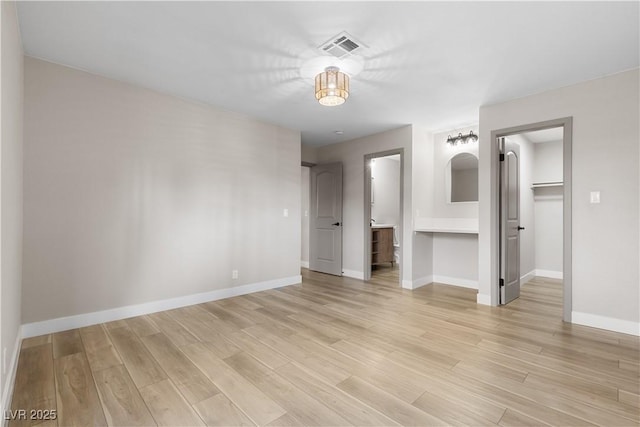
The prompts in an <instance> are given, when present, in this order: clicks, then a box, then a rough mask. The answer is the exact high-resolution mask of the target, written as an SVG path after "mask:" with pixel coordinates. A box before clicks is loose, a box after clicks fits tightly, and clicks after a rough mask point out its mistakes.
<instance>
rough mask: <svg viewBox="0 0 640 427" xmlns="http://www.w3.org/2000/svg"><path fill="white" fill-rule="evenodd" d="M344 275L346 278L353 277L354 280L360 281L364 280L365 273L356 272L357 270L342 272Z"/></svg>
mask: <svg viewBox="0 0 640 427" xmlns="http://www.w3.org/2000/svg"><path fill="white" fill-rule="evenodd" d="M342 275H343V276H345V277H351V278H352V279H360V280H364V272H363V271H355V270H345V269H343V270H342Z"/></svg>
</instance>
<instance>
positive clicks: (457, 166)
mask: <svg viewBox="0 0 640 427" xmlns="http://www.w3.org/2000/svg"><path fill="white" fill-rule="evenodd" d="M446 178H447V179H446V184H447V185H446V193H447V202H449V203H459V202H477V201H478V158H477V157H476V156H475V155H473V154H471V153H458V154H456V155H455V156H453V157H452V158H451V160H449V163H447V168H446Z"/></svg>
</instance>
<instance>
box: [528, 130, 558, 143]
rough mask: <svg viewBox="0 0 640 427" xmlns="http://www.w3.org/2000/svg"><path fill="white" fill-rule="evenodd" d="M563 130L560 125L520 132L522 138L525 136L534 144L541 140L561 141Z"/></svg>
mask: <svg viewBox="0 0 640 427" xmlns="http://www.w3.org/2000/svg"><path fill="white" fill-rule="evenodd" d="M563 133H564V132H563V130H562V128H561V127H559V128H552V129H544V130H536V131H533V132H526V133H523V134H521V136H523V137H524V138H526V139H527V140H528V141H529V142H533V143H534V144H539V143H541V142H553V141H562V137H563Z"/></svg>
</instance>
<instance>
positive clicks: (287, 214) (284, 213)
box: [282, 208, 289, 218]
mask: <svg viewBox="0 0 640 427" xmlns="http://www.w3.org/2000/svg"><path fill="white" fill-rule="evenodd" d="M282 215H284V217H285V218H286V217H288V216H289V209H286V208H285V210H284V211H283V212H282Z"/></svg>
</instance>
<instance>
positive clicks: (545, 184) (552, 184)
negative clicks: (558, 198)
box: [531, 181, 564, 189]
mask: <svg viewBox="0 0 640 427" xmlns="http://www.w3.org/2000/svg"><path fill="white" fill-rule="evenodd" d="M563 185H564V183H563V182H562V181H553V182H534V183H533V184H531V188H532V189H536V188H547V187H562V186H563Z"/></svg>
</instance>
